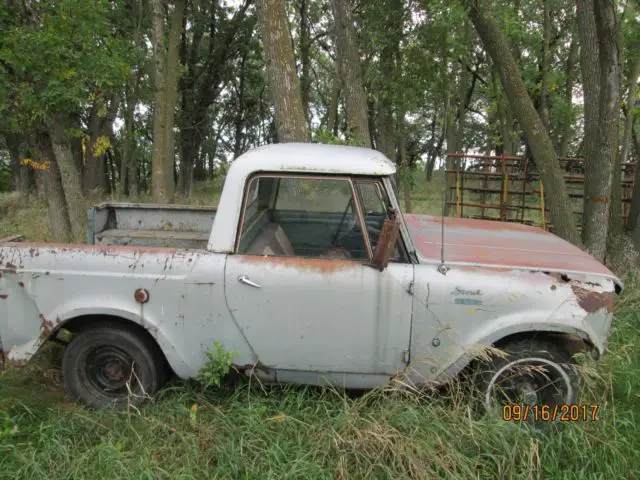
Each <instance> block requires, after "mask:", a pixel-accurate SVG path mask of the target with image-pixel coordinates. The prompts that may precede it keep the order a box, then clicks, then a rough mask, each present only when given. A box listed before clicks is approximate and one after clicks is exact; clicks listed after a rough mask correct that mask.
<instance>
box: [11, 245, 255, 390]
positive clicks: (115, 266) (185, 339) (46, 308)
mask: <svg viewBox="0 0 640 480" xmlns="http://www.w3.org/2000/svg"><path fill="white" fill-rule="evenodd" d="M0 257H2V260H0V271H1V270H4V272H3V279H2V280H3V283H2V284H0V292H2V294H3V295H7V297H6V298H4V299H0V302H3V303H4V304H5V306H4V307H3V308H2V309H1V310H0V314H1V315H2V317H1V318H0V337H2V341H3V347H4V349H5V351H9V352H10V353H9V359H10V360H12V361H21V360H26V359H28V358H29V356H31V355H32V354H33V353H35V351H36V350H37V348H38V347H39V345H40V340H41V339H42V338H45V337H46V335H45V334H46V333H49V332H51V331H52V330H53V329H55V328H56V327H58V326H59V325H61V324H64V322H65V321H67V320H69V319H71V318H75V317H78V316H84V315H92V314H102V315H113V316H118V317H121V318H124V319H127V320H131V321H134V322H137V323H139V324H140V325H142V326H143V327H145V328H146V329H147V330H148V331H149V332H150V333H151V335H152V336H153V337H154V338H155V339H156V340H157V341H158V344H159V345H160V347H161V348H162V350H163V351H164V353H165V355H166V357H167V360H168V361H169V364H170V365H171V366H172V368H173V369H174V371H175V372H176V374H178V376H180V377H182V378H186V377H190V376H193V375H195V374H196V373H197V371H198V369H199V368H200V367H201V366H202V365H203V362H204V360H205V352H206V351H207V350H208V349H210V348H211V347H212V345H213V343H214V342H215V341H216V340H218V341H220V342H221V343H222V345H224V347H225V348H226V349H227V350H235V351H236V352H238V355H237V357H236V360H237V361H239V362H243V363H251V362H252V361H253V357H252V356H251V352H250V348H249V347H248V345H247V344H246V342H245V341H244V339H243V337H242V335H241V333H240V331H239V330H238V328H237V327H236V326H235V323H234V322H233V318H232V316H231V315H230V314H229V311H228V308H227V306H226V301H225V297H224V264H225V261H226V258H225V256H224V255H217V254H212V253H209V252H206V251H182V250H171V249H138V248H132V247H111V248H107V247H97V246H89V247H88V246H68V247H67V248H55V247H51V246H49V245H46V244H40V245H36V244H26V245H25V246H24V247H19V246H18V245H15V244H14V245H12V246H3V247H2V248H0ZM7 274H8V275H7ZM18 289H19V290H18ZM137 289H146V290H147V291H148V292H149V301H148V303H145V304H139V303H137V302H136V300H135V298H134V294H135V291H136V290H137ZM16 291H19V292H20V294H19V295H16V294H15V292H16Z"/></svg>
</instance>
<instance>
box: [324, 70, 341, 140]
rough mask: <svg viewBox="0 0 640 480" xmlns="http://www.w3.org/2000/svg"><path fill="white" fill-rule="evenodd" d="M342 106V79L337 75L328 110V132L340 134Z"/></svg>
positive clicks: (332, 87)
mask: <svg viewBox="0 0 640 480" xmlns="http://www.w3.org/2000/svg"><path fill="white" fill-rule="evenodd" d="M339 104H340V77H339V76H338V75H336V77H335V78H334V79H333V84H332V86H331V99H330V102H329V106H328V109H327V132H329V133H331V134H333V135H337V134H338V105H339Z"/></svg>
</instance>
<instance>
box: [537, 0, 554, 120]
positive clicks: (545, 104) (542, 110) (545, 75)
mask: <svg viewBox="0 0 640 480" xmlns="http://www.w3.org/2000/svg"><path fill="white" fill-rule="evenodd" d="M549 3H550V0H544V1H543V5H544V7H543V12H544V14H543V16H544V20H543V30H542V55H541V56H542V58H541V61H540V67H541V68H540V74H541V80H540V94H539V107H538V113H539V115H540V120H542V123H543V124H544V126H545V127H546V129H547V132H550V128H549V101H548V95H549V74H550V69H551V52H550V48H551V12H550V5H549Z"/></svg>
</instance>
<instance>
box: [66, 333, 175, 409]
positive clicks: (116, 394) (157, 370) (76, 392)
mask: <svg viewBox="0 0 640 480" xmlns="http://www.w3.org/2000/svg"><path fill="white" fill-rule="evenodd" d="M62 374H63V376H64V382H65V388H66V390H67V393H68V395H69V396H70V397H71V399H72V400H74V401H78V402H80V403H82V404H84V405H87V406H90V407H102V406H115V407H124V406H126V405H138V404H141V403H144V402H145V401H148V400H150V399H151V396H152V395H154V394H155V393H156V392H157V391H158V389H159V388H160V387H162V385H163V384H164V383H165V381H166V365H165V359H164V356H163V355H162V352H161V351H160V349H159V348H158V346H157V345H156V344H155V343H154V342H153V341H152V340H151V339H150V338H148V337H147V336H146V335H144V334H143V333H140V332H137V331H135V329H132V328H127V327H125V326H121V325H106V324H103V325H99V326H95V327H89V328H85V329H83V330H81V331H80V332H78V333H77V334H75V335H74V336H73V339H72V340H71V342H70V343H69V344H68V345H67V346H66V348H65V352H64V356H63V358H62Z"/></svg>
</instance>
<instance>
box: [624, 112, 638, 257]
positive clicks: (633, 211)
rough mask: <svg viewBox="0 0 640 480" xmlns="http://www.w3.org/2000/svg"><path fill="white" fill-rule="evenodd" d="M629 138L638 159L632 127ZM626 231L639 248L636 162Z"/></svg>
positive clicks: (636, 140)
mask: <svg viewBox="0 0 640 480" xmlns="http://www.w3.org/2000/svg"><path fill="white" fill-rule="evenodd" d="M634 125H635V122H634ZM631 138H632V143H633V147H634V149H635V151H636V160H640V138H638V135H637V134H636V131H635V129H634V128H631ZM627 231H628V232H632V236H633V240H634V242H635V244H636V245H637V246H638V248H640V166H639V165H637V164H636V171H635V178H634V186H633V194H632V196H631V208H630V209H629V220H628V221H627Z"/></svg>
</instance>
